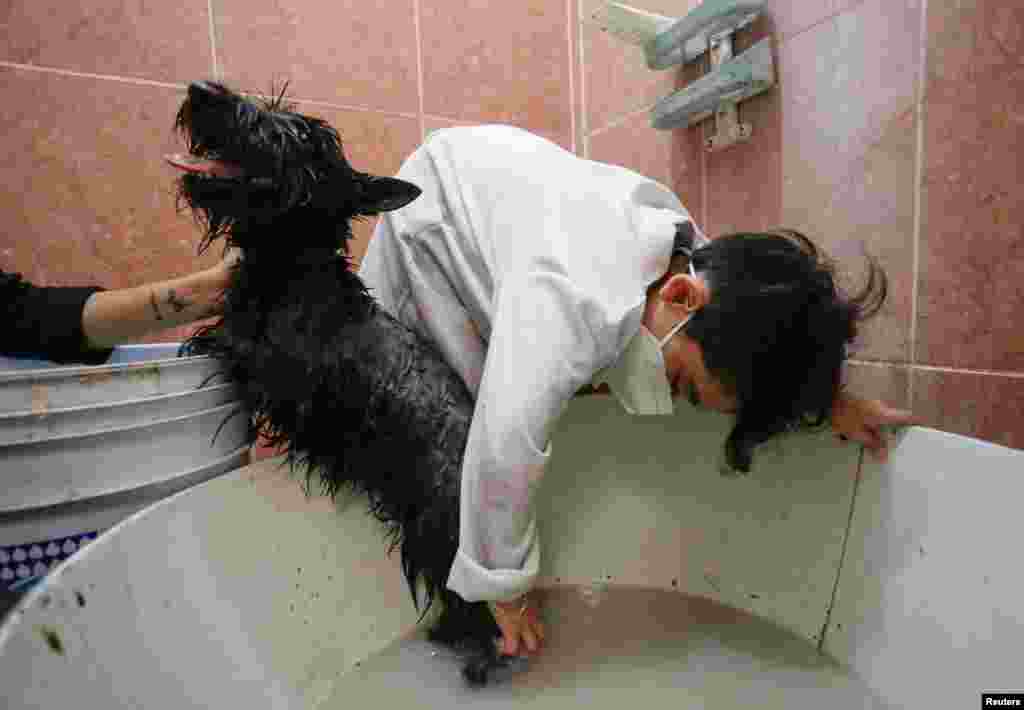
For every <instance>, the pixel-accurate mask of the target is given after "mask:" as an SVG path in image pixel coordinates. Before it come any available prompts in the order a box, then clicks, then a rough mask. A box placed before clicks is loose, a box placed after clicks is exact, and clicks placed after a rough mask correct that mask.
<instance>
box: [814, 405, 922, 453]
mask: <svg viewBox="0 0 1024 710" xmlns="http://www.w3.org/2000/svg"><path fill="white" fill-rule="evenodd" d="M917 423H918V420H917V419H916V418H915V417H914V415H913V413H911V412H908V411H905V410H901V409H893V408H891V407H889V406H887V405H886V404H885V403H884V402H881V401H879V400H877V399H862V398H860V397H856V396H854V395H850V394H846V393H843V394H841V395H839V398H838V399H837V400H836V405H835V408H834V409H833V410H832V428H833V429H834V430H835V432H836V434H838V435H839V436H841V437H845V438H847V439H852V440H854V441H856V442H858V443H861V444H863V445H864V446H865V447H866V448H867V449H868V450H869V451H870V452H871V453H872V454H873V455H874V456H875V458H876V459H878V460H879V461H881V462H882V463H885V461H886V460H887V459H888V457H889V447H888V442H887V441H886V439H885V433H884V432H883V431H882V427H884V426H900V425H912V424H917Z"/></svg>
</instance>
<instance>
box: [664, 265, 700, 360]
mask: <svg viewBox="0 0 1024 710" xmlns="http://www.w3.org/2000/svg"><path fill="white" fill-rule="evenodd" d="M679 251H681V252H683V253H684V254H686V255H687V256H690V255H691V254H692V253H693V252H692V251H686V250H683V249H680V250H679ZM688 266H689V268H690V276H692V277H693V278H695V279H696V278H697V272H696V271H695V270H694V268H693V259H692V258H691V259H690V262H689V264H688ZM691 318H693V313H691V314H690V315H688V316H686V318H683V320H681V321H679V322H678V323H676V324H675V325H674V326H672V330H670V331H669V332H668V334H667V335H666V336H665V337H664V338H662V339H661V340H659V341H658V349H659V350H660V349H661V348H663V347H665V343H667V342H668V341H669V340H671V339H672V336H673V335H675V334H676V333H678V332H679V329H680V328H682V327H683V326H684V325H686V324H687V323H689V322H690V319H691Z"/></svg>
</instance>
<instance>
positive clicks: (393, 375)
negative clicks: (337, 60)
mask: <svg viewBox="0 0 1024 710" xmlns="http://www.w3.org/2000/svg"><path fill="white" fill-rule="evenodd" d="M283 95H284V94H283V92H281V94H280V95H278V96H274V97H271V98H269V99H262V98H260V99H255V98H253V99H251V98H247V97H244V96H242V95H240V94H238V93H235V92H234V91H232V90H230V89H229V88H227V87H226V86H224V85H223V84H221V83H217V82H212V81H203V82H195V83H193V84H191V85H190V86H189V88H188V95H187V97H186V99H185V101H184V102H183V104H182V106H181V108H180V110H179V112H178V115H177V118H176V121H175V127H176V129H178V130H179V131H180V132H181V134H182V135H183V137H184V138H185V139H186V141H187V144H188V149H189V153H190V159H191V160H194V161H195V163H196V164H197V165H199V164H204V163H205V164H207V165H209V164H211V163H214V164H216V165H219V166H222V167H224V168H228V169H225V170H222V171H219V172H218V173H217V174H215V175H211V174H210V171H209V170H199V171H196V172H185V173H184V174H183V175H182V176H181V177H180V181H179V199H180V200H182V201H184V202H185V203H186V204H187V205H188V207H190V208H191V209H192V210H193V212H194V214H195V215H196V217H197V219H198V220H199V221H200V223H201V224H202V225H203V227H204V230H205V234H204V237H203V240H202V242H201V244H200V252H202V251H203V250H205V249H206V248H208V247H209V246H210V245H211V244H212V243H214V242H217V241H218V240H224V243H225V247H227V246H234V247H238V248H239V249H240V250H241V253H242V257H241V259H240V260H239V262H238V263H237V264H236V265H235V266H234V267H233V274H232V278H231V282H230V286H229V287H228V288H227V290H226V291H225V294H224V311H223V315H222V316H221V317H219V318H218V320H217V321H216V322H214V323H213V324H212V325H209V326H206V327H204V328H201V329H199V330H198V331H197V332H196V333H195V335H193V336H192V337H191V338H189V339H188V340H187V341H186V342H185V345H184V350H183V352H186V353H189V354H204V355H209V356H211V357H213V358H215V359H217V360H218V361H219V362H220V363H221V364H222V366H223V367H222V371H223V373H224V375H225V376H226V377H228V378H230V379H231V380H232V381H234V382H235V383H237V385H238V386H239V387H240V390H241V392H242V394H243V401H244V405H245V407H246V413H247V415H248V416H250V417H251V423H252V428H251V440H252V441H256V439H257V437H258V436H259V435H262V436H263V437H264V438H265V439H266V440H267V441H269V443H270V444H271V445H272V446H275V447H279V448H280V449H281V450H282V451H283V452H284V453H285V454H286V461H287V463H288V464H289V465H290V466H292V467H293V469H294V470H298V471H300V472H302V473H304V474H305V480H306V481H307V483H317V484H319V485H320V487H321V488H322V490H323V491H324V492H325V493H327V494H329V495H330V496H331V497H332V498H333V497H334V496H336V495H337V494H338V493H339V491H341V490H342V489H348V490H350V491H352V492H354V493H357V494H361V495H365V496H366V497H367V498H368V501H369V509H370V511H371V512H372V514H373V515H374V516H376V518H377V519H378V520H380V521H381V523H383V525H384V526H385V529H386V531H387V532H388V534H389V537H390V539H391V543H392V545H391V547H390V548H388V552H390V551H391V549H393V548H395V547H397V548H398V549H399V550H400V555H401V565H402V569H403V572H404V575H405V578H406V580H407V582H408V584H409V588H410V591H411V593H412V597H413V603H414V604H415V605H416V608H417V610H420V611H421V612H422V614H421V617H420V618H421V620H422V619H423V618H425V615H426V613H427V611H428V610H429V609H430V608H431V605H432V604H433V603H434V602H435V601H436V602H439V603H440V604H441V609H440V610H438V611H440V613H439V614H438V615H437V617H436V619H437V620H436V623H435V624H434V625H433V626H432V628H431V629H430V631H429V637H430V639H431V640H433V641H435V642H438V643H441V644H444V645H446V646H449V647H452V648H455V649H457V650H459V651H461V652H463V653H465V665H464V667H463V675H464V677H465V679H466V680H467V681H468V682H469V683H470V684H472V685H478V686H479V685H483V684H486V682H487V680H488V676H489V674H490V673H491V671H493V670H495V669H496V668H499V667H502V666H504V665H506V664H507V662H508V659H506V658H504V657H502V656H499V655H498V653H497V647H496V644H495V640H496V639H497V638H499V637H500V635H501V633H500V630H499V629H498V627H497V625H496V624H495V622H494V619H493V617H492V616H491V613H490V610H489V609H488V608H487V606H486V604H485V603H483V602H472V603H471V602H466V601H465V600H463V599H462V598H461V597H460V596H458V595H457V594H455V593H454V592H453V591H451V590H449V589H447V588H446V581H447V578H448V573H449V570H450V569H451V566H452V563H453V561H454V559H455V554H456V551H457V547H458V538H459V494H460V475H461V470H462V456H463V452H464V450H465V445H466V439H467V435H468V432H469V425H470V420H471V417H472V413H473V400H472V397H471V395H470V392H469V390H468V389H467V387H466V385H465V383H464V382H463V381H462V379H461V378H460V377H459V376H458V374H457V373H456V372H455V370H454V369H453V368H451V367H450V366H449V365H448V364H447V363H446V362H445V361H444V359H443V358H442V356H441V354H440V352H439V351H438V350H437V348H436V347H435V346H434V345H433V344H432V343H430V342H429V341H427V340H426V339H424V338H422V337H420V336H419V335H417V334H416V333H415V332H413V331H412V330H411V329H409V328H408V327H406V326H405V325H403V324H402V323H400V322H399V321H398V320H396V319H395V318H394V317H392V316H391V315H390V314H388V313H387V312H385V310H384V309H383V308H381V307H379V306H378V305H377V303H376V302H375V301H374V299H373V296H372V294H371V293H370V291H369V290H368V289H367V288H366V286H365V285H364V283H363V282H362V281H361V280H360V278H359V276H358V275H357V274H356V272H355V269H354V267H353V263H352V260H351V258H350V255H349V252H348V247H349V243H350V240H351V238H352V231H351V223H352V221H353V220H356V219H360V218H367V217H371V216H373V215H377V214H380V213H382V212H386V211H390V210H394V209H398V208H401V207H403V206H405V205H406V204H408V203H410V202H411V201H413V200H414V199H416V198H417V197H418V196H419V194H420V189H419V188H418V187H416V186H415V185H412V184H411V183H408V182H405V181H402V180H398V179H395V178H387V177H375V176H372V175H368V174H366V173H362V172H359V171H358V170H356V169H355V168H353V167H352V166H351V165H350V164H349V162H348V161H347V160H346V158H345V155H344V152H343V148H342V143H341V139H340V137H339V135H338V133H337V132H336V131H335V130H334V129H333V128H332V127H331V126H330V125H328V124H327V123H325V122H324V121H322V120H319V119H316V118H312V117H309V116H305V115H301V114H299V113H296V112H294V111H293V110H292V108H293V107H291V106H289V105H287V104H286V102H285V101H284V98H283ZM338 544H339V545H344V544H346V541H345V540H338ZM347 573H348V574H359V570H347ZM420 592H422V593H423V594H422V596H421V594H420Z"/></svg>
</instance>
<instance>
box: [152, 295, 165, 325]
mask: <svg viewBox="0 0 1024 710" xmlns="http://www.w3.org/2000/svg"><path fill="white" fill-rule="evenodd" d="M149 304H150V305H151V306H153V314H154V315H156V319H157V320H163V319H164V317H163V315H162V314H161V313H160V307H159V306H157V305H156V291H150V292H149Z"/></svg>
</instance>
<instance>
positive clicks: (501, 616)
mask: <svg viewBox="0 0 1024 710" xmlns="http://www.w3.org/2000/svg"><path fill="white" fill-rule="evenodd" d="M488 606H489V607H490V609H491V614H492V615H493V616H494V620H495V622H497V624H498V628H499V629H501V635H502V638H501V641H500V642H499V646H498V651H499V653H502V654H504V655H506V656H517V655H518V656H527V655H530V654H533V653H536V652H537V651H538V650H539V649H540V646H541V644H542V643H543V642H544V625H543V624H542V623H541V621H540V616H539V612H538V609H537V606H536V604H535V603H534V601H533V600H532V599H531V598H530V596H529V595H523V596H522V597H520V598H519V599H516V600H514V601H511V602H491V603H490V604H488Z"/></svg>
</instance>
